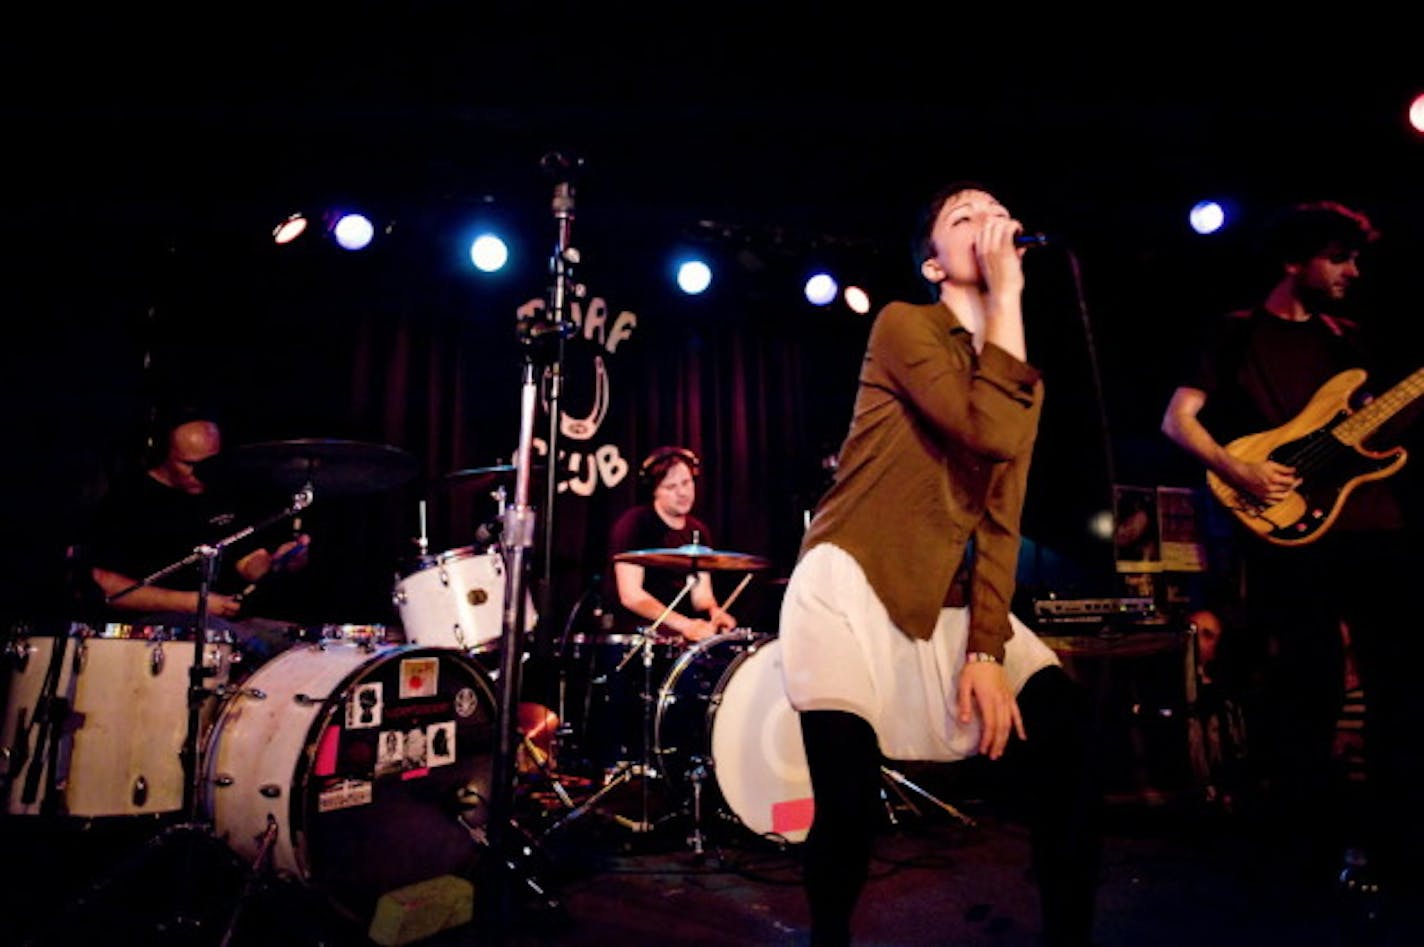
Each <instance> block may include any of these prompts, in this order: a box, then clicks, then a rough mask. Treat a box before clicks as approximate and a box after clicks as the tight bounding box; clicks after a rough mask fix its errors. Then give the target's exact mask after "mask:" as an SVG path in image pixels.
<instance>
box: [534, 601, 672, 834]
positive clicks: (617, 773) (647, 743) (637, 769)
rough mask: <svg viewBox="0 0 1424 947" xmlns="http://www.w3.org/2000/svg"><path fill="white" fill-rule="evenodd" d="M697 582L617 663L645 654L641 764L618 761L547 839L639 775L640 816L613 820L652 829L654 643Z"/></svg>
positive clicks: (655, 775)
mask: <svg viewBox="0 0 1424 947" xmlns="http://www.w3.org/2000/svg"><path fill="white" fill-rule="evenodd" d="M696 581H697V576H696V575H695V574H693V575H690V576H688V581H687V583H686V584H685V585H684V586H683V589H682V591H681V592H679V593H678V595H677V597H676V598H674V599H673V602H672V604H671V605H669V606H668V607H667V608H666V609H664V610H663V613H662V615H661V616H659V618H658V620H657V621H656V622H654V623H653V624H652V625H651V626H649V627H648V628H647V629H644V630H643V631H642V632H641V640H640V641H639V642H638V643H636V644H634V645H633V647H632V648H630V649H629V651H628V653H627V654H626V655H624V657H623V660H622V661H621V662H620V663H619V664H618V667H617V669H616V670H617V671H621V670H622V669H623V667H624V666H625V665H627V663H628V661H629V659H630V658H632V656H633V655H635V654H638V653H641V654H642V655H643V662H642V663H643V686H642V689H641V691H640V692H639V695H638V696H639V701H640V703H641V705H642V712H641V717H640V720H641V728H642V740H641V742H642V752H641V756H642V759H641V761H633V760H623V761H621V762H619V764H618V765H617V767H616V768H615V769H614V770H613V772H612V773H611V774H609V775H608V777H607V778H606V779H605V781H604V784H603V786H602V787H600V788H599V789H598V791H597V792H595V793H594V794H593V795H591V796H589V797H588V798H587V799H585V800H584V801H583V802H582V803H580V804H579V805H578V806H576V807H575V808H573V809H572V810H571V811H569V812H568V813H566V814H565V815H564V816H563V818H561V819H559V820H558V821H556V822H554V824H553V825H551V826H549V828H548V829H546V830H545V832H544V837H548V836H549V835H552V834H554V833H555V832H558V831H559V830H561V829H563V828H564V827H565V826H567V825H569V824H570V823H572V822H573V821H575V820H576V819H578V818H580V817H581V816H583V815H584V814H585V813H587V812H589V811H590V810H593V809H597V808H598V805H599V803H601V802H602V801H603V799H604V797H606V796H607V795H608V794H609V793H611V792H613V791H614V790H615V789H617V788H618V787H619V786H622V785H623V784H625V783H627V782H629V781H630V780H632V779H634V778H635V777H639V776H641V777H642V778H643V782H642V793H641V806H640V811H639V816H640V817H639V818H638V819H637V820H633V819H629V818H627V817H626V816H618V815H612V818H613V820H614V821H615V822H617V823H618V824H619V825H621V826H623V827H624V828H626V829H629V830H631V831H633V832H637V833H645V832H650V831H652V830H653V828H654V823H653V822H652V819H651V814H652V787H651V784H650V783H649V780H650V779H655V778H658V776H659V774H658V772H657V770H656V769H655V768H654V767H653V763H652V746H653V644H654V642H655V641H656V640H657V637H658V636H657V632H656V629H657V628H658V626H659V623H661V622H662V621H663V619H665V618H666V617H667V616H668V614H669V613H670V612H671V611H672V608H673V605H676V604H677V602H678V601H679V600H680V599H681V598H682V596H683V595H685V594H686V593H687V591H688V589H690V588H691V587H692V586H693V584H695V583H696Z"/></svg>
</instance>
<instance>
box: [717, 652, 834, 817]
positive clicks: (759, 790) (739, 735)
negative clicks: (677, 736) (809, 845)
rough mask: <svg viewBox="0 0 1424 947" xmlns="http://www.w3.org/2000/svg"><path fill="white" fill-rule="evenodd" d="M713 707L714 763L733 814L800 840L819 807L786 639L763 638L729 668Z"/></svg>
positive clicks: (721, 787)
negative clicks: (785, 679) (787, 674)
mask: <svg viewBox="0 0 1424 947" xmlns="http://www.w3.org/2000/svg"><path fill="white" fill-rule="evenodd" d="M720 692H721V695H720V700H718V701H716V702H715V703H714V709H713V711H712V714H713V716H712V740H711V744H712V764H713V772H714V773H715V774H716V777H717V788H718V790H719V791H720V792H721V794H722V798H723V800H724V801H725V802H726V804H727V806H728V808H730V809H731V810H732V813H733V814H734V815H736V816H737V818H738V819H740V820H741V822H742V824H743V825H745V826H746V827H747V828H748V829H750V830H751V831H753V832H755V833H757V834H759V835H777V836H780V837H782V838H784V839H786V840H787V841H788V842H801V841H804V840H805V838H806V833H807V832H808V831H809V830H810V828H811V816H812V814H813V813H814V811H815V807H814V802H813V800H812V796H811V772H810V769H809V768H808V767H807V765H806V748H805V744H804V743H803V742H802V740H801V721H800V718H799V717H798V716H797V713H796V710H795V709H794V708H793V707H792V706H791V702H790V701H789V700H788V699H787V697H786V690H785V688H784V687H783V685H782V681H781V642H780V641H779V640H777V639H775V638H772V639H769V640H766V641H762V642H760V643H758V644H757V645H755V646H754V647H753V648H752V649H751V650H749V651H747V652H746V653H744V654H742V655H740V656H739V657H738V658H737V660H736V661H735V662H734V663H733V664H732V665H731V666H730V667H729V668H728V669H727V673H726V675H725V676H724V677H723V679H722V683H721V685H720Z"/></svg>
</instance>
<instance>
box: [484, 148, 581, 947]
mask: <svg viewBox="0 0 1424 947" xmlns="http://www.w3.org/2000/svg"><path fill="white" fill-rule="evenodd" d="M540 163H541V165H542V166H543V168H544V170H546V171H571V170H572V169H573V167H574V166H575V164H576V162H570V161H569V160H568V159H565V158H564V157H563V156H561V155H557V154H550V155H546V156H545V157H544V159H543V160H542V161H541V162H540ZM559 177H560V180H559V181H558V183H557V184H556V185H555V188H554V214H555V218H556V219H557V221H558V225H559V244H558V246H556V247H555V256H554V260H553V262H552V264H551V265H552V269H553V272H554V277H555V279H554V285H553V288H552V290H551V305H550V307H549V310H548V312H547V313H546V314H545V317H544V318H542V319H540V318H538V317H527V318H523V319H520V320H519V324H518V326H517V331H518V335H519V341H520V343H521V344H522V345H523V346H524V365H523V370H522V373H521V391H520V398H519V443H518V447H517V448H516V450H515V457H514V500H513V502H512V503H510V504H509V505H508V506H507V507H506V508H505V510H504V512H503V518H504V527H503V529H502V530H501V534H502V536H503V540H504V547H505V554H506V557H507V562H506V564H507V568H506V570H505V593H504V616H503V617H504V625H503V629H502V635H501V648H500V662H499V713H498V720H499V725H498V736H497V741H496V747H495V754H494V761H493V766H492V770H491V783H492V785H491V791H490V806H489V831H488V832H487V833H486V834H487V837H488V839H489V846H490V849H491V851H492V852H493V854H494V858H493V862H494V865H493V867H494V869H495V871H494V877H493V878H492V879H491V880H492V884H491V886H490V887H491V889H492V890H491V894H492V896H493V898H494V904H493V908H494V912H495V922H494V925H493V927H494V931H495V933H496V934H497V936H498V937H499V938H500V939H501V940H503V939H504V938H505V936H506V935H507V934H508V933H510V932H511V931H512V930H513V920H514V918H513V902H512V897H513V894H514V890H515V887H514V885H513V884H511V879H510V877H509V875H510V874H511V873H512V872H513V871H516V870H517V868H516V865H517V862H518V860H517V859H511V858H510V857H509V852H510V851H511V850H512V849H513V847H514V846H515V845H516V844H521V843H522V839H521V836H522V834H523V833H521V832H520V831H518V830H517V829H518V827H517V826H516V825H515V823H514V818H513V813H514V797H515V785H514V784H515V780H516V778H517V776H518V763H517V753H518V748H519V745H520V743H521V742H522V741H521V740H520V737H519V735H518V732H517V731H518V724H519V692H520V672H521V665H522V660H521V659H522V658H523V644H524V641H523V637H524V624H525V610H524V605H525V591H526V588H527V571H528V563H527V559H528V553H529V550H530V549H531V548H532V546H533V545H534V538H535V532H536V523H535V521H536V517H535V513H534V510H533V508H532V507H530V505H529V492H530V491H529V480H530V477H529V472H530V470H531V469H532V468H533V466H534V464H533V459H532V454H533V444H534V416H535V409H536V407H537V404H538V382H539V367H540V362H541V357H542V359H543V361H544V362H545V363H546V368H545V371H546V373H547V375H548V377H549V378H550V380H551V386H550V387H551V399H550V430H551V432H552V431H557V430H558V419H559V410H558V398H557V395H558V388H559V386H560V384H561V382H560V381H559V371H558V364H559V359H560V358H561V357H562V354H563V340H564V338H565V337H566V336H567V334H568V332H569V330H570V329H572V328H573V323H572V322H571V321H569V320H567V319H566V318H564V315H565V309H566V307H567V300H568V296H569V293H570V287H569V284H568V276H569V273H568V268H569V264H570V263H571V262H572V261H573V260H574V259H576V258H577V253H576V252H575V251H573V250H571V249H569V248H568V247H567V244H566V240H567V236H568V228H569V222H570V221H571V220H572V218H573V187H572V184H571V183H570V181H569V180H568V176H567V175H560V176H559ZM551 342H552V343H553V345H552V346H551V345H549V344H548V343H551ZM541 343H544V344H541ZM550 348H552V349H553V357H552V358H550V357H549V351H548V350H549V349H550ZM555 450H556V447H555V444H554V441H553V434H552V433H551V435H550V443H549V465H548V492H547V496H546V499H547V509H546V513H547V512H548V511H550V510H552V508H553V496H554V491H555V473H554V467H555V463H554V458H555V456H556V455H555ZM552 535H553V530H552V529H550V528H549V527H548V525H547V524H546V527H545V537H546V543H545V545H546V547H547V546H548V541H549V538H551V537H552ZM550 559H551V556H549V555H548V554H547V553H546V555H545V557H544V565H545V570H546V573H547V570H548V567H549V564H550ZM548 589H549V583H548V582H547V581H546V582H545V583H544V591H543V593H542V597H547V594H548ZM549 614H550V609H549V608H548V607H547V604H545V606H544V608H543V611H542V615H543V616H545V618H544V620H547V616H548V615H549Z"/></svg>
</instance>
